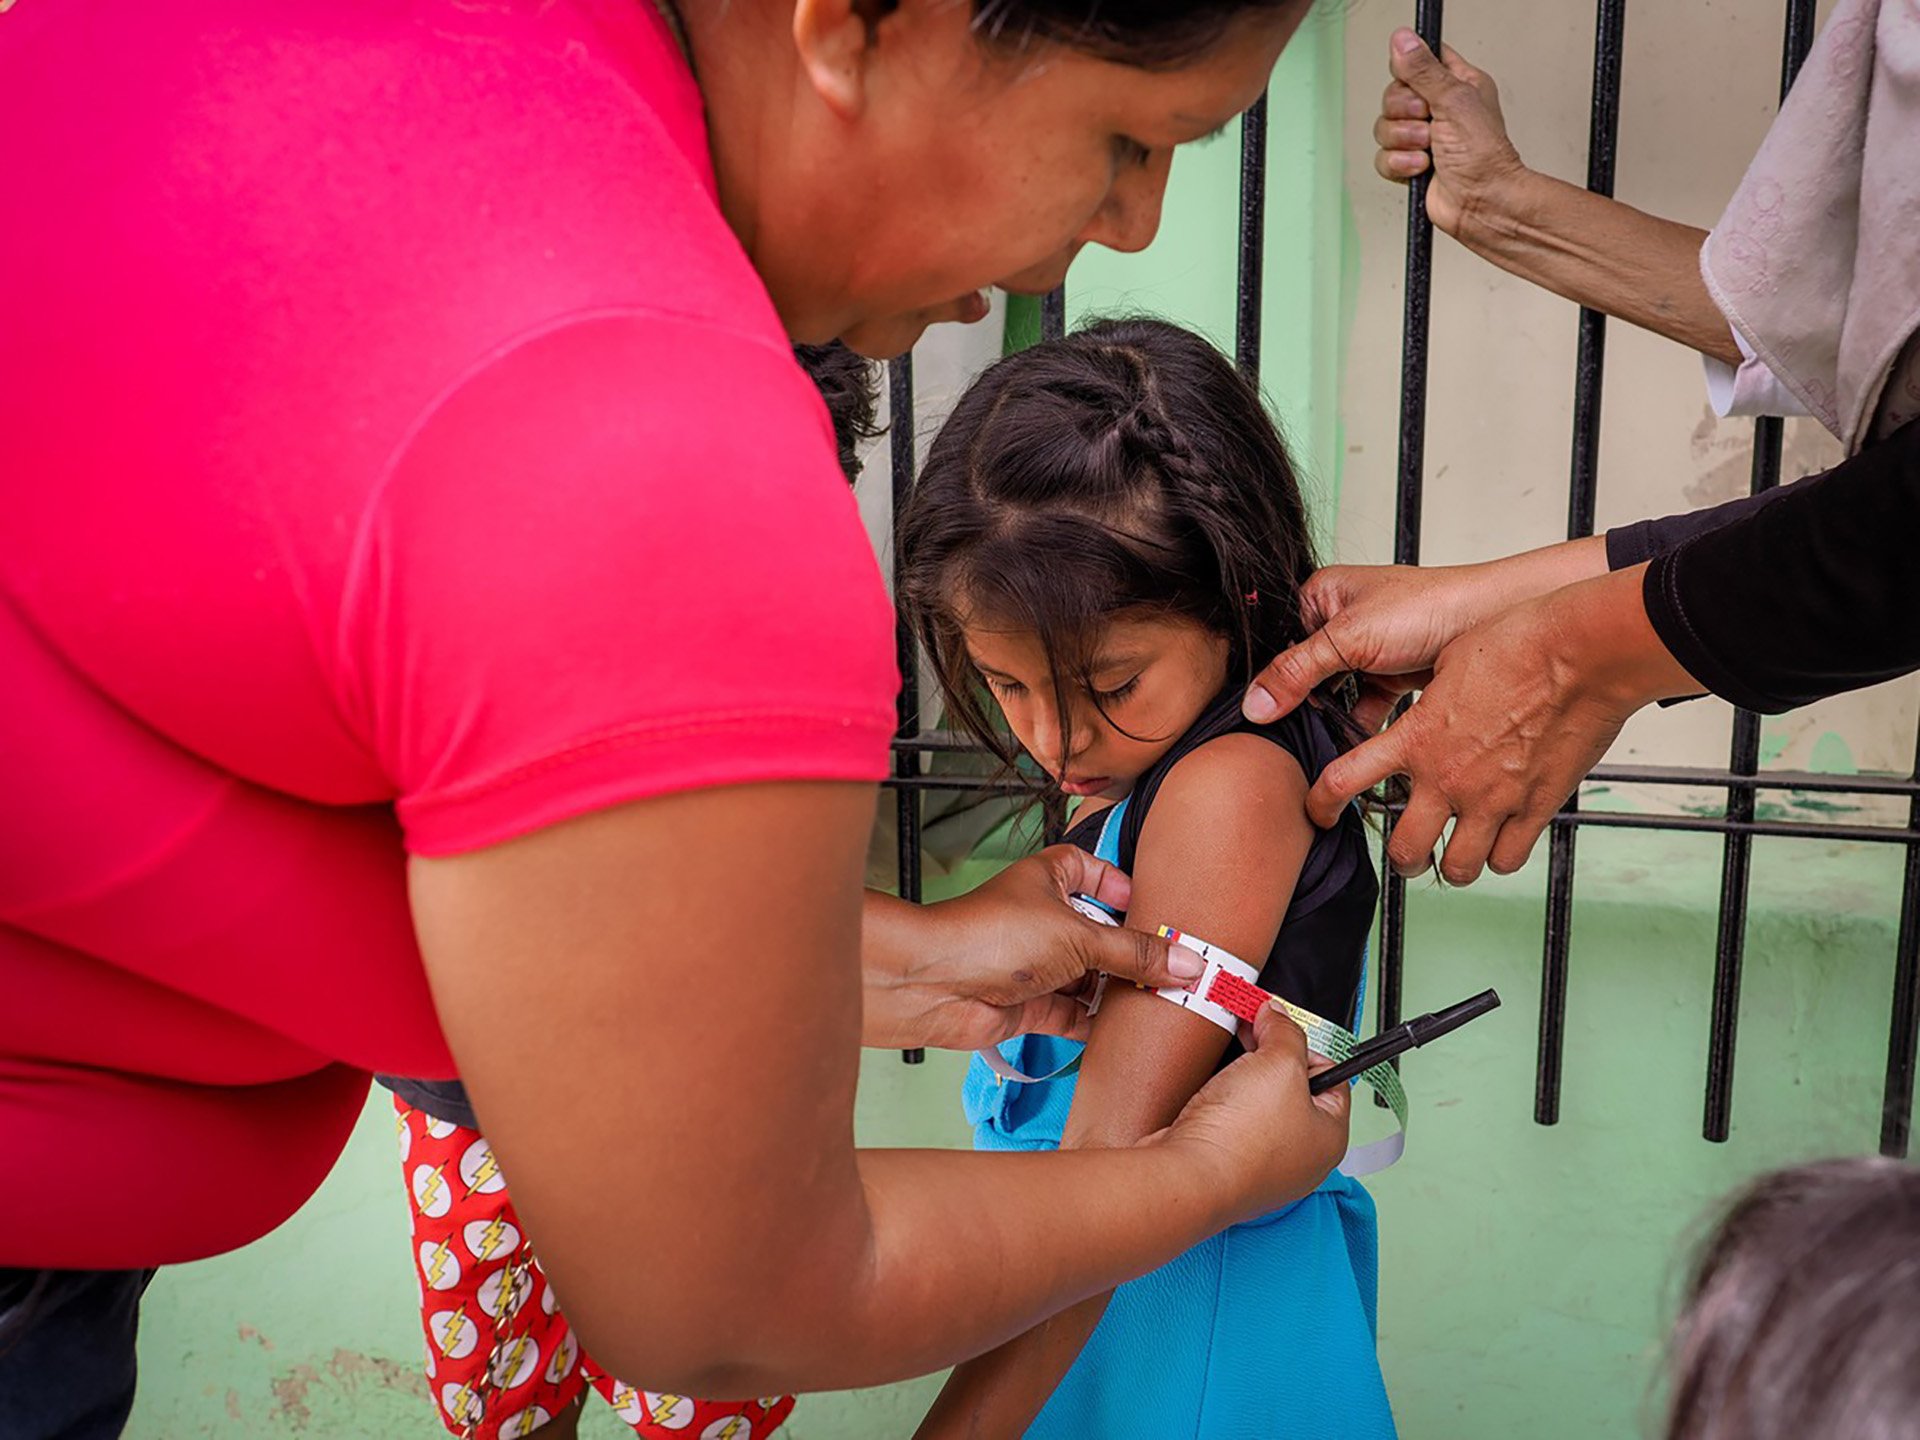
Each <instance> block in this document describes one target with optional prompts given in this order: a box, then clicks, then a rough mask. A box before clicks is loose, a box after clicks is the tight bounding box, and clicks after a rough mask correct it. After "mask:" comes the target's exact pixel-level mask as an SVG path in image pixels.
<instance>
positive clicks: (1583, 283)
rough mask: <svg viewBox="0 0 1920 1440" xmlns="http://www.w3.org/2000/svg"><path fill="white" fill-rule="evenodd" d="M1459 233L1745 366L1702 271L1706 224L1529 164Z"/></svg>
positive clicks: (1637, 320) (1504, 264) (1512, 265)
mask: <svg viewBox="0 0 1920 1440" xmlns="http://www.w3.org/2000/svg"><path fill="white" fill-rule="evenodd" d="M1456 238H1458V239H1459V240H1460V242H1461V243H1462V244H1464V245H1465V246H1467V248H1468V249H1470V250H1472V251H1474V252H1475V253H1476V254H1478V255H1480V256H1481V257H1483V258H1484V259H1486V260H1489V261H1491V262H1492V263H1493V264H1495V265H1498V266H1499V267H1500V268H1501V269H1503V270H1507V271H1510V272H1511V273H1513V274H1515V275H1518V276H1520V277H1521V278H1522V279H1524V280H1529V281H1532V282H1533V283H1534V284H1536V285H1539V286H1542V287H1543V288H1545V289H1548V290H1551V291H1553V292H1554V293H1555V294H1556V295H1562V296H1565V297H1566V298H1567V299H1569V300H1572V301H1574V302H1575V303H1576V304H1579V305H1584V306H1587V307H1588V308H1590V309H1593V310H1599V311H1601V312H1603V313H1605V314H1608V315H1613V316H1617V317H1618V318H1620V319H1622V320H1625V321H1627V322H1628V323H1630V324H1633V325H1638V326H1640V327H1641V328H1642V329H1646V330H1651V331H1653V332H1654V333H1655V334H1656V335H1664V336H1666V337H1667V338H1668V339H1670V340H1677V341H1679V342H1680V343H1681V344H1682V345H1686V346H1688V347H1690V348H1691V349H1694V350H1698V351H1699V352H1700V353H1701V354H1703V355H1711V356H1713V357H1714V358H1715V359H1719V360H1724V361H1726V362H1727V363H1728V364H1729V365H1738V364H1739V363H1740V359H1741V357H1740V351H1739V348H1738V347H1737V346H1736V345H1735V344H1734V341H1733V332H1732V331H1731V329H1729V328H1728V325H1727V321H1726V317H1725V316H1724V315H1722V314H1721V313H1720V309H1719V307H1718V306H1716V305H1715V304H1714V303H1713V297H1712V296H1711V295H1710V294H1708V292H1707V287H1706V283H1705V282H1704V281H1703V280H1702V279H1701V278H1700V247H1701V245H1702V244H1703V243H1705V241H1706V238H1707V232H1706V231H1704V230H1698V229H1695V228H1694V227H1693V226H1691V225H1682V224H1679V223H1678V222H1676V221H1672V220H1663V219H1661V218H1660V217H1658V216H1656V215H1649V214H1647V213H1646V212H1645V211H1642V210H1636V209H1634V208H1633V207H1632V206H1631V205H1626V204H1623V203H1621V202H1620V201H1618V200H1613V199H1609V198H1607V197H1606V196H1603V195H1595V194H1594V193H1592V192H1591V191H1589V190H1585V189H1582V188H1581V187H1580V186H1577V185H1569V184H1568V183H1567V182H1566V181H1564V180H1556V179H1554V178H1553V177H1552V176H1550V175H1542V174H1540V173H1539V172H1538V171H1533V170H1527V171H1523V172H1521V174H1520V175H1519V176H1517V177H1516V178H1515V180H1514V181H1513V182H1512V183H1511V184H1509V185H1508V186H1506V187H1504V188H1503V190H1502V191H1501V193H1500V194H1499V195H1497V196H1493V197H1490V198H1489V199H1488V200H1487V201H1486V202H1485V203H1483V204H1481V205H1479V206H1476V207H1475V208H1474V209H1472V210H1471V211H1470V212H1468V213H1467V214H1466V215H1465V216H1464V217H1463V219H1462V223H1461V225H1460V230H1459V234H1458V236H1457V237H1456Z"/></svg>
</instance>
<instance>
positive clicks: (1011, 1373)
mask: <svg viewBox="0 0 1920 1440" xmlns="http://www.w3.org/2000/svg"><path fill="white" fill-rule="evenodd" d="M1112 1298H1113V1292H1112V1291H1103V1292H1102V1293H1100V1294H1098V1295H1095V1296H1092V1297H1091V1298H1089V1299H1086V1300H1082V1301H1081V1302H1080V1303H1079V1304H1078V1305H1073V1306H1069V1307H1068V1308H1067V1309H1065V1310H1062V1311H1061V1312H1060V1313H1059V1314H1058V1315H1055V1316H1054V1317H1053V1318H1052V1319H1050V1320H1046V1321H1043V1322H1042V1323H1040V1324H1039V1325H1036V1326H1034V1328H1033V1329H1031V1330H1029V1331H1027V1332H1026V1334H1024V1335H1020V1336H1016V1337H1015V1338H1014V1339H1012V1340H1009V1341H1008V1342H1007V1343H1006V1344H1004V1345H1002V1346H1000V1347H999V1348H997V1349H994V1350H989V1351H988V1352H987V1353H986V1354H984V1355H981V1356H979V1357H977V1358H975V1359H972V1360H969V1361H967V1362H966V1363H965V1364H963V1365H959V1366H956V1367H955V1369H954V1372H953V1374H952V1375H951V1376H949V1377H948V1379H947V1383H946V1384H945V1385H944V1386H943V1387H942V1388H941V1391H940V1395H939V1398H938V1399H936V1400H935V1401H934V1403H933V1408H932V1409H931V1410H929V1411H928V1412H927V1418H926V1419H925V1420H923V1421H922V1422H921V1424H920V1428H919V1430H918V1431H916V1432H915V1440H961V1437H965V1440H1002V1437H1006V1436H1012V1435H1020V1434H1024V1433H1025V1431H1026V1429H1027V1427H1028V1426H1029V1425H1031V1424H1032V1423H1033V1420H1034V1417H1035V1416H1037V1415H1038V1414H1039V1413H1040V1411H1041V1410H1042V1409H1043V1408H1045V1406H1046V1403H1047V1401H1048V1399H1049V1398H1050V1397H1051V1396H1052V1394H1053V1392H1054V1391H1055V1390H1056V1389H1057V1388H1058V1387H1059V1385H1060V1382H1061V1380H1062V1379H1064V1378H1065V1377H1066V1373H1067V1371H1069V1370H1071V1369H1072V1368H1073V1362H1074V1361H1075V1360H1077V1359H1078V1358H1079V1356H1080V1352H1081V1350H1083V1349H1084V1348H1086V1343H1087V1341H1088V1340H1089V1339H1090V1338H1091V1337H1092V1335H1093V1332H1094V1330H1095V1329H1096V1328H1097V1327H1098V1326H1099V1324H1100V1317H1101V1316H1102V1315H1104V1314H1106V1311H1107V1302H1108V1301H1109V1300H1111V1299H1112Z"/></svg>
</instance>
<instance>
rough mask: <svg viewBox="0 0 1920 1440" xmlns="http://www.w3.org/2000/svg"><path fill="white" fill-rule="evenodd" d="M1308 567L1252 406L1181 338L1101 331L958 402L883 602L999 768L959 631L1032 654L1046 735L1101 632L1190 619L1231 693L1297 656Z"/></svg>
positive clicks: (1148, 327)
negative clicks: (1285, 653) (1036, 651)
mask: <svg viewBox="0 0 1920 1440" xmlns="http://www.w3.org/2000/svg"><path fill="white" fill-rule="evenodd" d="M1315 564H1316V562H1315V558H1314V551H1313V545H1312V541H1311V537H1310V534H1309V530H1308V524H1307V515H1306V507H1305V505H1304V504H1303V502H1302V500H1301V496H1300V487H1299V484H1298V482H1297V481H1296V479H1295V476H1294V468H1293V463H1292V461H1291V460H1290V459H1289V457H1288V455H1287V450H1286V446H1285V444H1284V443H1283V442H1282V440H1281V438H1280V433H1279V431H1278V430H1277V429H1276V428H1275V426H1274V424H1273V421H1272V420H1271V419H1270V418H1269V416H1268V415H1267V412H1266V409H1265V407H1264V406H1263V405H1262V404H1261V401H1260V395H1259V392H1258V391H1257V390H1256V389H1255V387H1254V386H1253V385H1252V384H1251V383H1250V382H1249V381H1248V380H1247V379H1246V378H1245V377H1244V376H1242V375H1241V374H1240V372H1239V371H1237V370H1236V369H1234V367H1233V366H1232V365H1231V364H1230V363H1229V362H1228V361H1227V360H1226V358H1225V357H1224V356H1223V355H1221V354H1220V352H1219V351H1218V350H1216V349H1215V348H1214V347H1213V346H1212V345H1210V344H1209V343H1208V342H1207V341H1206V340H1204V339H1202V338H1201V337H1200V336H1198V335H1196V334H1194V333H1192V332H1191V331H1188V330H1184V329H1182V328H1180V327H1179V326H1177V325H1170V324H1167V323H1165V322H1164V321H1159V320H1146V319H1125V320H1107V321H1102V322H1100V323H1099V324H1096V325H1092V326H1090V327H1088V328H1086V329H1084V330H1080V331H1078V332H1076V333H1075V334H1073V335H1070V336H1068V337H1066V338H1065V339H1062V340H1057V341H1053V342H1050V343H1047V344H1042V345H1037V346H1034V347H1033V348H1031V349H1028V350H1023V351H1021V352H1019V353H1018V354H1015V355H1011V356H1009V357H1007V358H1006V359H1004V360H1002V361H1000V362H999V363H998V364H996V365H994V366H993V367H992V368H991V369H989V370H988V371H987V372H986V373H985V374H983V375H982V376H981V377H980V379H979V380H978V381H976V382H975V383H974V385H973V386H972V388H971V389H969V390H968V391H967V393H966V394H965V395H964V396H963V397H962V398H961V400H960V403H959V404H958V405H957V406H956V407H955V408H954V411H953V414H952V416H951V417H950V418H949V419H948V421H947V423H946V425H945V426H944V427H942V429H941V431H940V434H939V436H938V438H936V439H935V441H934V443H933V448H932V452H931V454H930V455H929V456H928V459H927V463H926V467H925V469H924V470H923V471H922V472H921V476H920V480H919V483H918V485H917V486H916V488H915V490H914V495H913V499H912V501H911V503H910V504H909V506H908V508H907V511H906V514H905V515H904V517H903V519H902V525H901V532H900V599H901V603H902V605H903V606H904V608H905V611H906V613H907V615H908V617H909V619H910V621H911V623H912V624H913V625H914V627H915V629H916V631H917V632H918V634H919V637H920V640H921V643H922V644H923V645H924V646H925V648H926V651H927V654H928V655H929V657H930V658H931V660H932V663H933V666H934V669H935V671H936V673H937V674H938V676H939V679H940V684H941V688H942V689H943V690H944V692H945V694H946V697H947V703H948V707H949V713H950V717H951V719H952V720H953V721H955V722H957V723H958V724H959V725H960V726H961V727H962V728H964V729H965V730H967V731H968V732H970V733H971V734H972V735H973V736H974V737H975V738H977V739H979V740H980V741H981V742H982V743H984V744H986V745H987V746H988V747H989V748H991V749H992V750H993V751H995V753H997V754H998V755H999V756H1000V757H1001V758H1002V759H1003V760H1005V761H1007V762H1008V763H1012V761H1013V759H1014V757H1015V754H1016V753H1017V752H1016V749H1015V747H1014V746H1013V743H1012V741H1011V738H1010V737H1009V736H1007V735H1006V734H1005V733H1004V731H1003V730H1002V729H1001V728H1000V726H999V725H998V724H997V723H996V717H995V712H994V710H993V707H992V706H991V704H990V703H989V702H988V701H987V700H986V698H985V697H983V695H982V694H981V691H980V687H979V685H978V683H977V680H976V677H975V676H974V673H973V669H972V663H971V661H970V660H969V659H968V656H967V648H966V643H965V639H964V635H963V631H962V620H963V617H965V616H967V615H968V614H973V613H978V614H985V615H990V616H992V617H993V618H994V619H995V620H997V621H1000V622H1004V623H1007V624H1010V625H1013V626H1015V627H1017V628H1020V629H1026V630H1031V631H1033V632H1034V633H1035V634H1036V635H1037V636H1038V637H1039V639H1040V642H1041V644H1042V645H1043V646H1044V648H1045V651H1046V655H1047V659H1048V661H1049V664H1050V666H1051V669H1052V672H1053V676H1054V685H1055V688H1056V696H1055V698H1056V701H1057V702H1058V708H1059V713H1060V715H1061V716H1062V717H1063V729H1064V728H1065V719H1064V717H1066V716H1068V715H1070V714H1071V713H1072V706H1071V705H1070V704H1069V703H1068V692H1069V689H1070V687H1072V686H1074V685H1080V686H1085V687H1087V688H1088V689H1091V688H1092V686H1091V676H1090V674H1089V671H1090V668H1091V664H1092V661H1093V659H1094V647H1095V645H1096V644H1097V640H1098V636H1099V633H1100V630H1101V628H1102V626H1103V624H1104V623H1105V622H1107V621H1108V620H1110V619H1112V618H1114V617H1116V616H1120V615H1124V614H1141V615H1154V614H1158V615H1175V616H1184V617H1187V618H1190V619H1193V620H1196V621H1198V622H1199V623H1200V624H1202V625H1204V626H1205V627H1206V628H1207V629H1209V630H1211V631H1213V632H1214V633H1216V634H1218V635H1221V636H1223V637H1225V638H1226V640H1227V642H1228V648H1229V661H1228V677H1229V681H1230V682H1231V683H1234V684H1245V683H1246V682H1248V681H1250V680H1251V679H1252V677H1253V674H1254V671H1255V670H1256V668H1257V667H1258V666H1260V665H1262V664H1264V663H1265V662H1266V661H1267V660H1268V659H1270V658H1271V657H1272V656H1274V655H1276V654H1278V653H1279V652H1280V651H1281V650H1284V649H1285V648H1286V647H1287V646H1288V645H1290V644H1292V643H1293V642H1294V641H1296V640H1298V639H1300V638H1301V637H1302V635H1303V633H1304V627H1303V625H1302V623H1301V616H1300V587H1301V586H1302V584H1303V583H1304V582H1305V581H1306V579H1307V577H1308V576H1309V575H1311V574H1312V573H1313V571H1314V569H1315ZM1062 745H1063V746H1066V747H1068V748H1069V749H1070V746H1071V739H1070V737H1069V736H1066V735H1063V736H1062Z"/></svg>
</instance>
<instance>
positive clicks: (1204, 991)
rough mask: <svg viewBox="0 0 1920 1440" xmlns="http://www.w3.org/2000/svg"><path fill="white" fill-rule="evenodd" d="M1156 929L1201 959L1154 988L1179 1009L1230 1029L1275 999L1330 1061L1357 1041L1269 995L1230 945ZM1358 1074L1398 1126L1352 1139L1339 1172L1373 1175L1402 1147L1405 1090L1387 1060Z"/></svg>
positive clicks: (1327, 1022) (1249, 1020)
mask: <svg viewBox="0 0 1920 1440" xmlns="http://www.w3.org/2000/svg"><path fill="white" fill-rule="evenodd" d="M1160 934H1162V935H1164V936H1165V937H1166V938H1167V939H1168V940H1171V941H1172V942H1173V943H1174V944H1176V945H1184V946H1186V947H1187V948H1188V949H1189V950H1193V951H1195V952H1197V953H1198V954H1199V956H1200V958H1201V959H1202V960H1205V961H1206V962H1207V968H1206V970H1205V971H1204V972H1203V973H1202V974H1201V976H1200V978H1199V979H1198V980H1197V981H1195V982H1194V985H1193V988H1192V989H1191V990H1181V989H1177V988H1169V989H1166V990H1159V991H1156V992H1155V993H1156V994H1157V995H1159V997H1160V998H1161V999H1162V1000H1171V1001H1172V1002H1173V1003H1174V1004H1176V1005H1178V1006H1180V1007H1181V1008H1182V1009H1184V1010H1191V1011H1192V1012H1193V1013H1194V1014H1196V1015H1203V1016H1205V1017H1206V1018H1207V1019H1209V1020H1211V1021H1212V1022H1213V1023H1214V1024H1216V1025H1218V1026H1219V1027H1220V1028H1221V1029H1222V1030H1225V1031H1226V1032H1227V1033H1228V1034H1230V1035H1237V1034H1239V1033H1240V1026H1241V1024H1242V1023H1245V1024H1247V1025H1251V1024H1253V1019H1254V1016H1256V1015H1258V1014H1259V1013H1260V1011H1261V1010H1263V1009H1264V1008H1265V1007H1266V1006H1267V1005H1268V1004H1270V1003H1272V1002H1274V1001H1278V1002H1279V1004H1280V1007H1281V1009H1283V1010H1285V1011H1286V1013H1287V1017H1288V1018H1289V1019H1291V1020H1292V1021H1293V1023H1294V1024H1296V1025H1298V1026H1299V1027H1300V1028H1301V1029H1302V1030H1304V1031H1305V1032H1306V1035H1307V1046H1308V1048H1309V1049H1312V1050H1317V1051H1318V1052H1319V1053H1320V1054H1322V1055H1324V1056H1326V1057H1327V1058H1328V1059H1329V1060H1332V1061H1333V1062H1335V1063H1336V1064H1338V1063H1339V1062H1340V1061H1342V1060H1345V1059H1347V1058H1348V1057H1349V1056H1351V1055H1352V1054H1353V1051H1354V1047H1355V1046H1356V1045H1358V1044H1359V1043H1360V1042H1359V1041H1358V1040H1357V1039H1356V1038H1355V1037H1354V1034H1353V1032H1352V1031H1351V1030H1348V1029H1347V1028H1346V1027H1345V1026H1342V1025H1336V1024H1334V1023H1333V1022H1332V1021H1331V1020H1327V1019H1324V1018H1323V1017H1321V1016H1319V1015H1316V1014H1314V1013H1313V1011H1311V1010H1308V1009H1306V1008H1305V1007H1303V1006H1300V1005H1295V1004H1294V1003H1293V1002H1292V1001H1291V1000H1287V999H1284V998H1283V997H1281V996H1278V995H1271V994H1269V993H1268V992H1267V991H1265V990H1262V989H1261V988H1260V986H1259V983H1258V982H1259V979H1260V972H1259V971H1258V970H1256V969H1255V968H1254V967H1253V966H1251V965H1249V964H1248V963H1247V962H1246V961H1244V960H1242V959H1241V958H1240V957H1239V956H1238V955H1235V954H1234V953H1233V952H1232V951H1230V950H1223V949H1222V948H1221V947H1220V946H1218V945H1209V944H1208V943H1207V942H1206V941H1204V940H1200V939H1197V938H1195V937H1194V936H1192V935H1187V934H1184V933H1182V932H1181V931H1179V930H1176V929H1174V928H1173V927H1172V926H1171V925H1162V926H1161V927H1160ZM1360 1078H1361V1079H1362V1080H1364V1081H1366V1082H1367V1084H1368V1085H1370V1086H1372V1087H1373V1090H1374V1093H1375V1094H1377V1095H1379V1096H1380V1098H1381V1099H1383V1100H1385V1101H1386V1102H1387V1108H1388V1109H1390V1110H1392V1111H1393V1116H1394V1119H1396V1120H1398V1121H1399V1122H1400V1128H1399V1129H1397V1130H1395V1131H1394V1132H1393V1133H1392V1134H1391V1135H1388V1136H1385V1137H1384V1138H1382V1139H1379V1140H1371V1141H1369V1142H1367V1143H1366V1144H1365V1145H1356V1146H1354V1147H1353V1148H1352V1149H1350V1150H1348V1151H1347V1153H1346V1156H1345V1158H1344V1159H1342V1160H1341V1162H1340V1166H1339V1169H1340V1173H1341V1174H1342V1175H1350V1176H1360V1175H1373V1174H1376V1173H1378V1172H1379V1171H1381V1170H1384V1169H1386V1168H1387V1167H1388V1166H1389V1165H1391V1164H1393V1162H1394V1161H1396V1160H1398V1159H1399V1158H1400V1156H1401V1155H1402V1154H1404V1153H1405V1151H1406V1148H1407V1092H1406V1091H1405V1090H1404V1089H1403V1088H1402V1087H1401V1084H1400V1072H1399V1071H1397V1070H1395V1069H1394V1068H1393V1066H1391V1065H1384V1064H1382V1065H1376V1066H1374V1067H1373V1068H1372V1069H1371V1070H1367V1071H1364V1072H1362V1074H1361V1076H1360Z"/></svg>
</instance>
